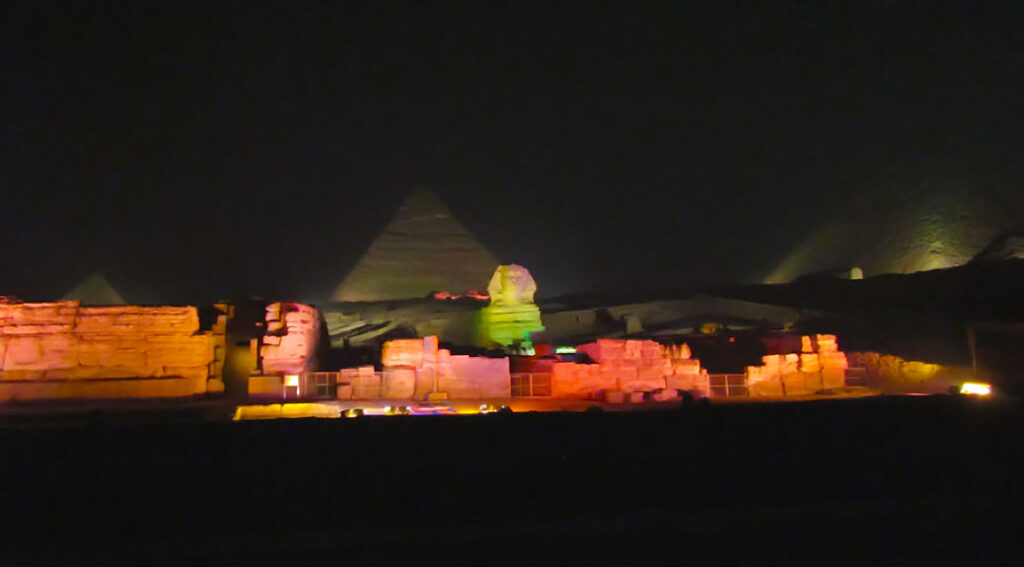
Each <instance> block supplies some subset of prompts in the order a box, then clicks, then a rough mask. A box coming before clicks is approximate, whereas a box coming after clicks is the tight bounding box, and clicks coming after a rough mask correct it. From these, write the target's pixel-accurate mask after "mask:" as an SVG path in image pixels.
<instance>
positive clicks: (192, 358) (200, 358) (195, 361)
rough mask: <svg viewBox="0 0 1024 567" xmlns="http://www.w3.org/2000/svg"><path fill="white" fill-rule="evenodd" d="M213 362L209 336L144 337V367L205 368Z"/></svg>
mask: <svg viewBox="0 0 1024 567" xmlns="http://www.w3.org/2000/svg"><path fill="white" fill-rule="evenodd" d="M212 360H213V348H212V346H211V344H210V335H194V336H181V335H149V336H147V337H146V365H147V366H149V367H151V368H155V367H160V366H206V365H208V364H209V363H210V362H211V361H212Z"/></svg>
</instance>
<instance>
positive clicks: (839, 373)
mask: <svg viewBox="0 0 1024 567" xmlns="http://www.w3.org/2000/svg"><path fill="white" fill-rule="evenodd" d="M821 380H822V384H823V387H824V388H827V389H829V390H835V389H838V388H844V387H846V369H845V368H841V367H825V368H824V369H822V371H821Z"/></svg>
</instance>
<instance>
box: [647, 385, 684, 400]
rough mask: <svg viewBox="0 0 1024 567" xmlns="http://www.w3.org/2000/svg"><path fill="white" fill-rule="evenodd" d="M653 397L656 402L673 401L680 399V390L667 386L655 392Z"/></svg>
mask: <svg viewBox="0 0 1024 567" xmlns="http://www.w3.org/2000/svg"><path fill="white" fill-rule="evenodd" d="M651 399H652V400H654V401H656V402H671V401H675V400H678V399H679V391H678V390H676V389H674V388H667V389H664V390H661V391H658V392H654V394H653V395H652V396H651Z"/></svg>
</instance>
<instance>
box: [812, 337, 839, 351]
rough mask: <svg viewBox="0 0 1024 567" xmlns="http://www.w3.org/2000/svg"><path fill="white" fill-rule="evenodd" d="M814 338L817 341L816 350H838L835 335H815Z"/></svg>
mask: <svg viewBox="0 0 1024 567" xmlns="http://www.w3.org/2000/svg"><path fill="white" fill-rule="evenodd" d="M815 338H816V340H817V342H818V352H837V351H838V350H839V342H838V341H837V340H836V336H835V335H817V336H816V337H815Z"/></svg>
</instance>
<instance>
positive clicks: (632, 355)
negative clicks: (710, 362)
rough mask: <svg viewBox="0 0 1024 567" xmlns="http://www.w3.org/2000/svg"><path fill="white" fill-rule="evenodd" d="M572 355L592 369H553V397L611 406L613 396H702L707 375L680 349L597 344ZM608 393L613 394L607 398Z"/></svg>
mask: <svg viewBox="0 0 1024 567" xmlns="http://www.w3.org/2000/svg"><path fill="white" fill-rule="evenodd" d="M576 350H577V352H578V353H584V354H586V355H587V356H588V357H589V358H590V359H591V360H593V361H594V362H596V363H597V364H578V363H574V362H557V363H555V364H554V365H553V368H552V374H551V395H552V396H553V397H559V398H583V399H587V398H589V399H595V398H602V397H604V398H605V399H609V400H611V399H614V398H615V394H614V393H615V392H620V393H622V394H624V395H626V396H628V395H631V394H644V393H650V394H656V393H658V392H660V391H671V392H675V391H676V390H693V391H699V392H702V393H705V394H706V392H707V372H706V371H704V370H703V369H701V367H700V361H698V360H694V359H692V358H690V349H689V347H688V346H686V345H680V346H674V345H670V346H663V345H661V344H659V343H657V342H654V341H634V340H615V339H598V340H597V341H596V342H593V343H588V344H584V345H580V346H578V347H577V348H576ZM609 392H612V393H613V394H612V397H611V398H609V397H608V393H609Z"/></svg>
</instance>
